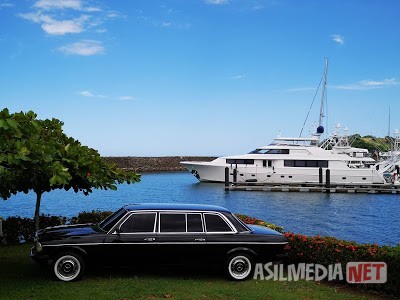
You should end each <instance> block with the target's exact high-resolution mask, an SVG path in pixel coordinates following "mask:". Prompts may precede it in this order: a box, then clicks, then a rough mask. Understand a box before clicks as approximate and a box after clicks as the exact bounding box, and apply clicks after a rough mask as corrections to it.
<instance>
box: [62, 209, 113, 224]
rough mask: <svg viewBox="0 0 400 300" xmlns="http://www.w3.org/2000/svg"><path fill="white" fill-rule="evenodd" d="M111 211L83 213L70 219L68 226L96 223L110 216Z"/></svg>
mask: <svg viewBox="0 0 400 300" xmlns="http://www.w3.org/2000/svg"><path fill="white" fill-rule="evenodd" d="M111 214H112V212H111V211H99V210H92V211H91V212H87V211H83V212H80V213H79V214H78V216H77V217H72V218H71V219H70V224H86V223H97V222H100V221H102V220H104V219H105V218H107V217H108V216H109V215H111Z"/></svg>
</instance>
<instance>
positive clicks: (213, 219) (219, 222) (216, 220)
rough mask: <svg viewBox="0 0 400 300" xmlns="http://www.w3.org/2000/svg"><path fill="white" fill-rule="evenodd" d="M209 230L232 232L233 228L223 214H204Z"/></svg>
mask: <svg viewBox="0 0 400 300" xmlns="http://www.w3.org/2000/svg"><path fill="white" fill-rule="evenodd" d="M204 217H205V220H206V229H207V232H232V228H231V227H230V226H229V225H228V224H227V223H226V222H225V220H224V219H222V218H221V216H219V215H216V214H204Z"/></svg>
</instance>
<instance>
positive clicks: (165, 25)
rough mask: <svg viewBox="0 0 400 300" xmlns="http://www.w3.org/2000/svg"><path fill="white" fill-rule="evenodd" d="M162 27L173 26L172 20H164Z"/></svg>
mask: <svg viewBox="0 0 400 300" xmlns="http://www.w3.org/2000/svg"><path fill="white" fill-rule="evenodd" d="M161 27H171V22H162V23H161Z"/></svg>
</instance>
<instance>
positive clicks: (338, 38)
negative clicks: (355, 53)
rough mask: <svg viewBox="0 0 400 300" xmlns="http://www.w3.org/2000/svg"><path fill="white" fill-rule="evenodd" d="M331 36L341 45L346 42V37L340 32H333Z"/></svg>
mask: <svg viewBox="0 0 400 300" xmlns="http://www.w3.org/2000/svg"><path fill="white" fill-rule="evenodd" d="M331 38H332V40H333V41H334V42H336V43H338V44H339V45H343V44H344V37H343V36H341V35H340V34H333V35H331Z"/></svg>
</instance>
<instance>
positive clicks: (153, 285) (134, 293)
mask: <svg viewBox="0 0 400 300" xmlns="http://www.w3.org/2000/svg"><path fill="white" fill-rule="evenodd" d="M29 249H30V245H23V246H12V247H0V298H1V299H96V300H99V299H164V298H171V299H246V300H249V299H377V298H379V299H382V297H378V296H375V295H372V294H368V293H362V292H358V291H356V290H352V289H350V288H348V287H346V286H344V285H336V286H335V285H328V284H318V283H316V282H306V281H299V282H274V281H258V280H248V281H245V282H232V281H228V280H226V279H225V278H224V276H223V274H222V273H221V272H216V271H215V270H214V271H209V270H208V271H207V270H201V271H189V270H182V269H180V268H173V269H168V268H165V269H157V270H146V271H139V272H138V271H136V272H135V271H134V270H129V269H128V270H127V269H119V270H113V269H100V270H96V271H94V270H92V271H89V272H88V273H87V274H86V276H85V277H84V278H83V280H81V281H78V282H71V283H64V282H60V281H56V280H55V279H53V277H52V275H51V273H50V270H49V269H47V268H43V267H40V266H39V265H37V264H36V263H34V262H33V261H31V260H30V258H29Z"/></svg>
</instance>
